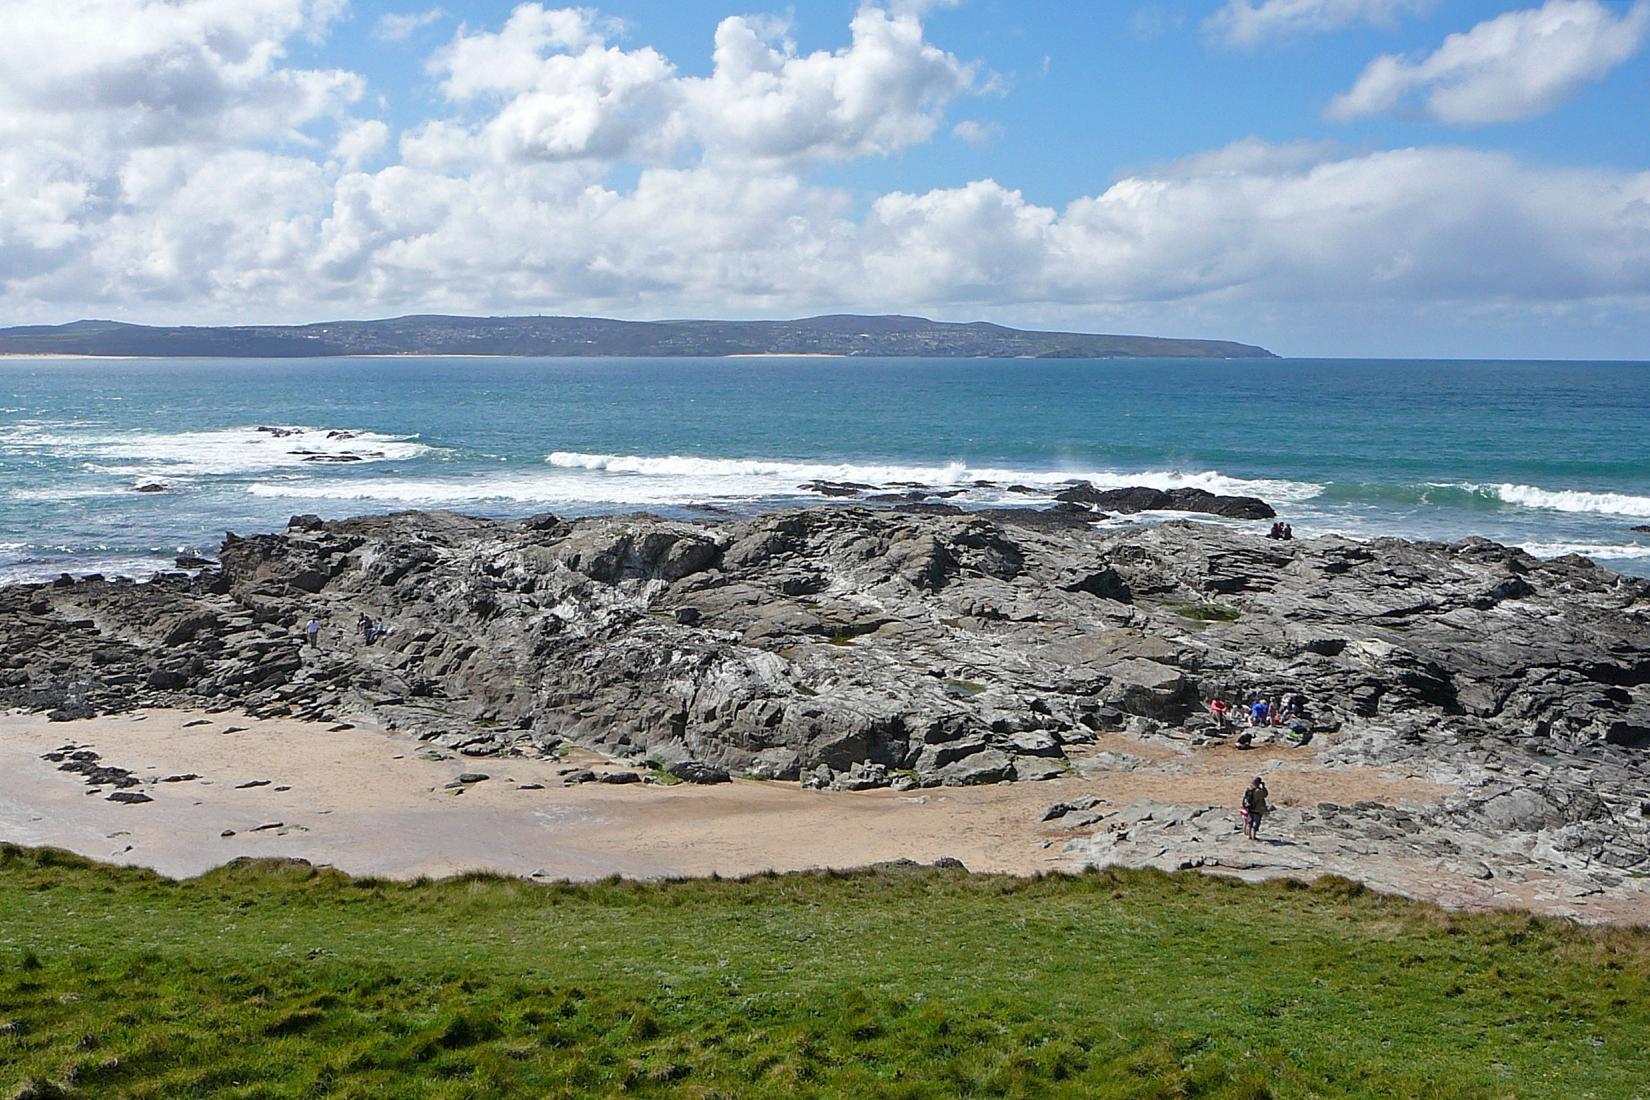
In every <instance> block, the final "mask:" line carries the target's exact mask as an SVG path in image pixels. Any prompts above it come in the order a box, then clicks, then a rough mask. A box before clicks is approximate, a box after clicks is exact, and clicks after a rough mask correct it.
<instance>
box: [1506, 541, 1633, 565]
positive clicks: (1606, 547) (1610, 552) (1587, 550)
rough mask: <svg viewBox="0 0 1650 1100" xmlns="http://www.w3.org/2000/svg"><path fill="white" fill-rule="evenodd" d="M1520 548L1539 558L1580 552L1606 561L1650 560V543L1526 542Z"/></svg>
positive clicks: (1520, 544) (1588, 556)
mask: <svg viewBox="0 0 1650 1100" xmlns="http://www.w3.org/2000/svg"><path fill="white" fill-rule="evenodd" d="M1518 546H1519V549H1521V550H1525V551H1528V552H1529V553H1531V554H1534V555H1535V556H1536V557H1538V558H1558V557H1563V556H1564V555H1565V554H1580V555H1582V556H1583V557H1587V558H1600V559H1603V560H1606V561H1650V544H1645V543H1608V542H1525V543H1519V544H1518Z"/></svg>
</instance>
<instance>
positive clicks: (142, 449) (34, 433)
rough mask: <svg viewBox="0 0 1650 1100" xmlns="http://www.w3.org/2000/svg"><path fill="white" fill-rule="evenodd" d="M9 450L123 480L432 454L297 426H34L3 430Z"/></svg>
mask: <svg viewBox="0 0 1650 1100" xmlns="http://www.w3.org/2000/svg"><path fill="white" fill-rule="evenodd" d="M0 446H4V448H5V449H6V450H8V451H16V452H24V453H43V454H46V455H49V456H51V457H53V458H78V459H81V460H83V461H82V464H83V467H84V468H85V469H86V470H88V471H89V472H93V473H106V474H115V475H118V476H123V477H190V476H205V475H214V474H247V473H257V472H260V471H264V470H274V469H282V468H299V469H301V468H304V467H306V466H317V465H323V464H325V465H333V464H338V465H359V464H362V463H374V462H400V461H405V460H406V459H410V458H416V457H418V456H420V455H424V454H427V453H429V452H430V451H431V450H432V449H433V448H431V447H430V446H429V445H427V444H423V443H419V442H418V441H417V436H415V435H386V434H383V433H380V432H368V431H356V430H352V429H338V428H334V429H327V428H316V427H307V426H302V425H270V426H265V427H263V428H258V427H246V428H224V429H215V430H210V431H198V432H141V431H109V430H106V429H98V428H81V427H76V426H74V425H68V424H49V423H32V424H19V425H13V426H10V427H7V428H4V429H0Z"/></svg>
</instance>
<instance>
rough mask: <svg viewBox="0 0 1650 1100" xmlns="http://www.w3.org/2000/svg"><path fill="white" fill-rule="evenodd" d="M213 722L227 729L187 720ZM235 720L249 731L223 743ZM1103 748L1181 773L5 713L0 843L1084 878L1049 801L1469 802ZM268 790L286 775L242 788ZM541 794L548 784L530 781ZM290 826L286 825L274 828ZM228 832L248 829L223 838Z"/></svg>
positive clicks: (615, 868)
mask: <svg viewBox="0 0 1650 1100" xmlns="http://www.w3.org/2000/svg"><path fill="white" fill-rule="evenodd" d="M203 719H204V720H205V721H206V722H207V723H208V724H205V725H198V726H194V727H191V728H184V727H185V723H187V722H191V721H201V720H203ZM231 725H236V726H245V727H248V728H247V729H246V730H245V731H244V732H238V733H224V732H223V730H224V729H225V728H227V727H228V726H231ZM69 743H73V744H75V745H78V746H82V747H89V748H91V749H93V750H95V751H97V752H98V753H100V754H101V757H102V759H101V760H100V763H102V764H105V765H109V766H114V767H121V768H126V769H128V770H129V771H131V772H132V773H133V774H134V775H136V776H140V777H145V778H156V779H158V778H160V777H164V776H168V775H176V774H183V773H189V772H193V773H197V774H198V775H199V776H200V778H199V779H195V780H189V781H185V782H174V783H166V782H154V783H147V782H146V783H144V784H143V785H142V786H140V787H134V788H131V789H132V790H137V791H142V792H143V793H145V794H148V795H150V796H151V797H152V798H153V799H154V801H153V802H149V803H145V804H141V805H122V804H119V803H113V802H109V801H108V800H107V798H106V795H107V791H100V792H97V793H89V792H90V790H91V789H90V788H88V787H87V786H86V784H85V782H84V780H83V779H82V777H80V776H78V775H75V774H73V773H68V772H63V771H59V770H58V766H57V764H56V763H52V762H48V761H45V760H42V759H41V754H42V753H46V752H50V751H52V750H55V749H58V748H60V747H61V746H64V745H66V744H69ZM1100 750H1112V751H1125V752H1131V753H1133V754H1134V755H1136V756H1146V757H1154V758H1156V757H1164V758H1165V763H1169V764H1171V766H1173V767H1175V768H1176V769H1177V771H1176V772H1174V773H1168V774H1165V773H1163V772H1100V773H1098V774H1096V775H1093V776H1090V777H1084V776H1080V775H1072V776H1069V777H1066V778H1061V779H1055V780H1050V781H1047V782H1042V783H1011V784H1000V785H994V786H985V787H969V788H939V789H927V790H919V791H911V792H906V793H903V794H902V793H898V792H894V791H888V790H878V791H866V792H861V793H852V794H849V793H826V792H817V791H808V790H803V789H802V788H801V787H800V786H798V785H797V784H795V783H778V782H772V783H764V782H757V781H749V780H736V781H734V782H732V783H725V784H719V785H715V786H709V787H695V786H689V785H686V784H683V785H676V786H664V785H643V784H633V785H628V786H617V785H610V784H598V783H587V784H584V785H582V786H577V787H563V786H561V777H560V776H559V775H558V774H557V773H558V771H559V770H560V769H563V768H566V767H569V766H570V764H571V763H573V762H577V763H581V764H586V765H594V766H596V767H597V769H598V770H605V769H610V768H613V767H615V766H614V765H611V764H609V763H607V762H604V761H600V760H598V759H597V758H595V757H593V756H586V757H584V758H582V759H579V760H576V761H560V760H554V759H467V758H464V757H461V756H454V757H453V758H452V759H450V760H444V761H432V760H429V759H426V758H425V757H424V754H427V753H428V752H429V751H430V750H429V746H427V745H425V744H422V743H420V742H418V741H415V740H413V739H411V738H409V737H406V736H403V735H399V734H391V733H384V732H381V731H378V730H372V729H364V728H358V729H354V730H349V731H344V732H339V733H329V732H327V728H326V727H325V726H322V725H318V724H314V723H305V722H297V721H291V720H256V719H250V718H246V717H238V716H235V715H233V714H227V713H226V714H217V715H207V714H202V713H200V712H195V711H181V710H178V711H165V710H151V711H148V712H144V713H143V714H141V715H122V716H116V717H105V718H96V719H91V720H87V721H82V722H48V721H46V720H45V719H44V718H43V717H41V716H39V715H22V714H10V715H0V840H6V841H11V842H13V843H18V844H26V845H51V846H56V847H61V848H66V849H69V850H71V851H74V852H78V853H81V854H83V855H86V856H90V857H93V858H96V859H101V860H107V861H110V862H114V863H126V864H136V865H141V866H145V867H150V868H153V869H155V870H157V871H160V872H162V873H163V874H167V875H171V876H178V877H182V876H188V875H193V874H198V873H200V872H202V871H204V870H207V869H208V868H211V867H214V866H217V865H219V864H222V863H225V862H227V861H228V860H231V859H233V858H235V857H237V856H271V857H298V858H302V859H307V860H310V861H311V862H314V863H317V864H330V865H332V866H335V867H337V868H339V869H341V870H344V871H347V872H350V873H352V874H363V875H365V874H371V875H383V876H390V877H397V878H410V877H415V876H418V875H444V874H451V873H454V872H458V871H465V870H483V869H485V870H493V871H501V872H505V873H510V874H520V875H527V874H533V873H534V872H542V873H544V874H545V875H546V876H548V877H551V878H599V877H603V876H606V875H610V874H620V875H625V876H628V877H642V878H652V877H667V876H683V875H707V874H710V873H712V872H715V873H718V874H722V875H730V876H732V875H743V874H751V873H755V872H759V871H764V870H770V869H771V870H781V871H783V870H800V869H806V868H817V867H833V868H842V867H857V866H864V865H866V864H871V863H876V862H880V861H884V860H893V859H901V858H904V859H913V860H918V861H920V862H925V863H926V862H932V861H933V860H935V859H938V858H940V857H942V856H951V857H955V858H957V859H960V860H962V861H963V862H964V863H965V864H966V865H967V866H968V867H970V868H972V869H974V870H977V871H999V872H1007V873H1012V874H1033V873H1036V872H1039V871H1046V870H1058V869H1074V867H1073V864H1072V861H1071V858H1070V857H1067V856H1064V855H1062V853H1061V849H1062V847H1063V845H1064V843H1065V841H1066V840H1067V839H1068V834H1051V833H1050V831H1049V830H1048V828H1046V827H1045V826H1044V825H1043V824H1042V823H1041V821H1040V818H1041V816H1042V813H1043V811H1044V810H1045V809H1046V808H1047V807H1048V806H1049V805H1050V804H1052V803H1054V802H1057V801H1061V800H1068V799H1074V798H1079V797H1082V796H1084V795H1095V796H1098V797H1101V798H1103V799H1105V800H1106V802H1107V805H1108V806H1109V807H1110V808H1118V807H1122V806H1126V805H1127V804H1128V803H1130V802H1132V801H1135V800H1136V799H1140V798H1153V799H1158V800H1161V801H1169V802H1181V803H1187V804H1193V805H1207V804H1210V803H1214V804H1224V805H1232V804H1235V803H1236V802H1237V799H1238V796H1239V794H1240V793H1241V791H1242V788H1243V786H1244V784H1245V783H1246V781H1247V779H1248V777H1250V776H1252V775H1253V774H1254V773H1255V771H1256V770H1257V769H1261V768H1264V769H1265V770H1266V771H1267V774H1268V782H1269V783H1270V785H1271V788H1272V792H1273V800H1274V802H1277V803H1279V804H1282V805H1290V804H1296V805H1311V804H1313V803H1316V802H1319V801H1336V802H1342V803H1349V802H1353V801H1356V800H1358V799H1361V798H1373V799H1378V800H1380V801H1383V802H1387V803H1398V802H1414V803H1429V802H1435V801H1437V800H1439V799H1441V798H1442V797H1443V796H1444V795H1445V794H1447V793H1448V788H1444V787H1439V786H1436V785H1433V784H1429V783H1424V782H1421V781H1419V780H1415V779H1409V778H1405V777H1402V776H1396V775H1390V774H1387V773H1380V772H1374V771H1370V770H1364V769H1344V770H1309V769H1311V768H1312V767H1313V764H1314V761H1313V760H1312V759H1311V757H1310V756H1304V755H1302V754H1300V753H1299V752H1298V750H1297V752H1296V753H1295V754H1294V756H1293V758H1288V756H1287V753H1286V752H1285V751H1284V750H1277V751H1275V752H1269V751H1267V750H1257V751H1253V752H1247V753H1238V752H1236V751H1234V750H1229V749H1211V750H1206V751H1200V752H1198V753H1196V754H1195V755H1192V756H1181V755H1179V754H1176V753H1175V752H1174V751H1173V750H1172V749H1163V748H1160V747H1152V746H1147V745H1144V744H1142V743H1141V742H1138V741H1135V740H1133V739H1130V738H1125V737H1122V736H1121V735H1107V736H1105V737H1103V738H1102V739H1101V743H1100V744H1099V745H1097V746H1096V747H1095V751H1100ZM1180 769H1183V770H1180ZM461 772H482V773H486V774H487V775H488V776H490V777H491V778H489V779H488V780H487V781H485V782H481V783H477V784H474V785H472V786H470V787H468V788H467V789H466V790H465V792H464V793H463V794H455V793H454V792H453V791H451V790H448V789H446V788H445V787H444V785H445V784H446V783H447V782H449V781H450V780H452V779H454V778H455V777H457V776H458V775H459V774H460V773H461ZM254 779H267V780H270V781H271V782H270V784H269V785H267V786H260V787H255V788H250V789H244V790H241V789H236V784H238V783H243V782H246V781H248V780H254ZM528 783H542V784H544V789H542V790H521V789H520V787H521V786H522V785H523V784H528ZM278 786H286V787H290V789H289V790H284V791H277V790H276V789H275V788H276V787H278ZM275 822H279V823H281V827H280V828H275V829H265V830H262V831H253V830H254V829H255V828H256V827H257V826H259V825H268V824H271V823H275ZM1233 827H1234V831H1235V829H1236V820H1235V816H1234V826H1233ZM225 829H232V830H234V833H235V835H233V836H230V837H223V836H221V835H220V834H221V833H222V832H223V831H224V830H225Z"/></svg>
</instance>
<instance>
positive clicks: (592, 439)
mask: <svg viewBox="0 0 1650 1100" xmlns="http://www.w3.org/2000/svg"><path fill="white" fill-rule="evenodd" d="M271 429H274V430H271ZM816 479H824V480H831V481H845V482H857V483H862V484H868V485H875V486H886V485H890V484H893V483H899V484H902V485H913V484H914V485H922V486H929V487H932V488H934V489H937V490H942V491H947V492H949V491H951V490H961V492H960V494H959V495H956V496H954V497H951V498H949V500H950V502H951V503H954V504H958V505H960V506H963V507H966V508H979V509H990V508H993V507H1002V506H1026V505H1028V504H1029V505H1040V504H1047V503H1050V502H1052V500H1053V497H1054V494H1055V493H1057V492H1059V491H1060V489H1061V488H1062V487H1064V486H1065V485H1067V484H1069V483H1070V482H1071V481H1073V480H1077V479H1082V480H1087V481H1090V482H1093V483H1094V484H1095V485H1097V486H1101V487H1112V486H1123V485H1151V486H1157V487H1162V488H1170V487H1174V486H1197V487H1200V488H1204V489H1208V490H1211V491H1213V492H1217V493H1241V494H1249V495H1254V496H1259V497H1261V498H1263V499H1265V500H1267V501H1268V502H1270V503H1272V504H1273V505H1274V506H1275V507H1276V508H1277V509H1278V511H1279V513H1280V515H1281V516H1282V517H1283V518H1284V519H1286V520H1288V521H1289V522H1290V523H1292V525H1293V526H1294V529H1295V532H1296V535H1297V537H1309V536H1312V535H1318V534H1325V533H1336V534H1341V535H1345V536H1349V537H1351V538H1356V539H1369V538H1375V537H1380V536H1388V535H1398V536H1404V537H1409V538H1420V539H1432V540H1445V541H1450V540H1456V539H1462V538H1465V537H1468V536H1475V535H1476V536H1483V537H1485V538H1490V539H1494V540H1496V541H1497V542H1502V543H1506V544H1509V545H1513V546H1519V547H1523V548H1524V549H1526V550H1528V551H1529V552H1530V553H1532V554H1535V555H1537V556H1541V557H1554V556H1558V555H1564V554H1581V555H1585V556H1587V557H1590V558H1592V559H1594V560H1596V561H1598V562H1600V563H1601V564H1605V565H1608V566H1610V567H1612V568H1615V569H1618V570H1621V571H1623V572H1627V573H1633V574H1638V575H1641V576H1643V575H1650V534H1646V533H1644V532H1639V531H1635V530H1634V529H1633V528H1634V527H1635V526H1637V525H1645V524H1650V364H1645V363H1609V362H1527V361H1517V362H1497V361H1483V362H1477V361H1473V362H1467V361H1459V360H1450V361H1438V362H1432V361H1418V360H1401V361H1393V360H1373V359H1268V360H1220V361H1209V360H1172V359H1171V360H1161V359H1155V360H1094V361H1085V360H1061V361H1038V360H956V359H905V358H901V359H826V358H784V357H762V358H731V359H613V358H600V359H498V358H462V357H394V358H356V359H306V360H293V359H278V360H250V359H182V360H165V359H120V360H78V359H33V358H6V359H0V581H17V580H35V579H44V578H49V577H54V576H57V575H59V574H61V573H65V572H67V573H71V574H75V575H83V574H87V573H103V574H105V575H125V576H130V577H134V578H142V577H145V576H149V575H152V574H154V573H155V572H157V571H164V570H169V569H172V568H173V567H174V561H175V559H176V558H177V557H179V556H180V555H186V556H204V557H210V556H211V555H212V554H213V553H215V552H216V550H217V548H218V547H219V545H220V544H221V541H222V539H223V536H224V533H225V532H226V531H234V532H236V533H240V534H247V533H251V532H259V531H270V530H279V529H281V528H282V527H284V526H285V523H286V520H287V518H288V517H289V516H290V515H293V514H297V513H316V514H319V515H321V516H324V517H328V518H335V517H343V516H350V515H360V514H364V513H378V512H386V511H396V510H402V509H409V508H422V509H430V508H443V509H453V510H458V511H463V512H468V513H474V514H478V515H486V516H498V517H510V516H522V515H528V514H533V513H540V512H555V513H558V514H562V515H568V516H577V515H590V514H597V513H620V512H633V511H646V512H651V513H654V514H658V515H665V516H677V517H689V518H710V517H715V516H725V515H729V514H734V515H747V514H752V513H757V512H761V511H765V510H770V509H775V508H784V507H793V506H798V505H823V504H826V503H827V502H826V501H824V500H823V499H822V498H821V497H820V496H819V495H818V494H816V493H813V492H809V491H807V490H805V489H804V488H802V486H803V485H804V484H805V483H807V482H809V481H813V480H816ZM976 483H990V484H989V485H977V484H976ZM1010 485H1014V486H1019V487H1020V488H1019V490H1017V491H1013V492H1010V491H1008V489H1007V487H1008V486H1010ZM1027 490H1029V492H1028V491H1027ZM830 503H840V502H830ZM1164 518H1171V517H1169V516H1167V515H1163V514H1156V515H1145V516H1138V517H1117V518H1114V519H1111V520H1107V521H1104V522H1105V523H1106V524H1118V523H1126V522H1142V521H1144V522H1156V521H1160V520H1162V519H1164ZM1247 526H1250V527H1256V528H1257V529H1258V530H1264V528H1265V526H1266V525H1264V524H1261V525H1254V524H1250V525H1247Z"/></svg>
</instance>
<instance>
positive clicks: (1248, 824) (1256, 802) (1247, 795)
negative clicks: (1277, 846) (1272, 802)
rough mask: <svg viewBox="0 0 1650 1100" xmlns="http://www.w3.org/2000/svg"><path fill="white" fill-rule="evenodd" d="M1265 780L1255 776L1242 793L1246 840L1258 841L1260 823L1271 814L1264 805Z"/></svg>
mask: <svg viewBox="0 0 1650 1100" xmlns="http://www.w3.org/2000/svg"><path fill="white" fill-rule="evenodd" d="M1266 794H1267V791H1266V780H1264V779H1262V778H1261V777H1260V776H1258V775H1257V776H1255V781H1254V782H1253V783H1251V784H1249V789H1248V790H1246V791H1244V792H1243V835H1244V837H1245V838H1246V839H1248V840H1259V839H1260V823H1261V821H1262V820H1263V819H1264V818H1265V817H1266V815H1267V814H1268V813H1270V812H1271V809H1272V808H1271V807H1270V806H1268V805H1267V804H1266Z"/></svg>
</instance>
